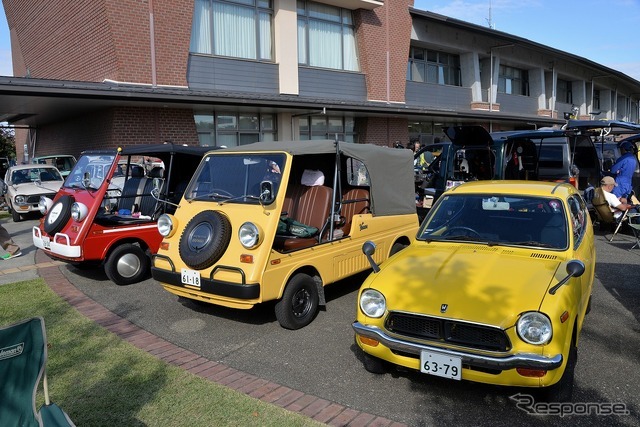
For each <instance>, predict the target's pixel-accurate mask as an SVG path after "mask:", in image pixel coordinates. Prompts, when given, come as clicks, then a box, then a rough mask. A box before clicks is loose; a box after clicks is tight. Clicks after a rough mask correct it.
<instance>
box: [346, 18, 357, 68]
mask: <svg viewBox="0 0 640 427" xmlns="http://www.w3.org/2000/svg"><path fill="white" fill-rule="evenodd" d="M342 43H343V46H344V69H345V70H347V71H358V70H359V69H360V67H359V66H358V52H357V51H356V35H355V34H354V32H353V29H352V28H348V27H345V28H344V38H343V39H342Z"/></svg>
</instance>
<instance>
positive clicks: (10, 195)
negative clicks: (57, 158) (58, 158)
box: [2, 164, 64, 222]
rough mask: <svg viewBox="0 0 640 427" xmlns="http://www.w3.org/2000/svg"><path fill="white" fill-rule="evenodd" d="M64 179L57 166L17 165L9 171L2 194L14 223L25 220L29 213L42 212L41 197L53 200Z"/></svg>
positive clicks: (5, 177)
mask: <svg viewBox="0 0 640 427" xmlns="http://www.w3.org/2000/svg"><path fill="white" fill-rule="evenodd" d="M63 182H64V178H62V175H60V172H59V171H58V169H57V168H56V167H55V166H51V165H35V164H30V165H17V166H12V167H10V168H9V169H8V170H7V173H6V174H5V176H4V184H3V186H2V193H3V194H4V198H5V201H6V203H7V207H8V208H9V212H11V217H12V218H13V221H14V222H19V221H22V220H23V219H24V217H23V215H25V214H28V213H29V212H40V210H39V208H38V202H39V201H40V197H41V196H45V197H49V198H50V199H53V197H54V196H55V195H56V193H57V192H58V190H59V189H60V187H61V186H62V183H63Z"/></svg>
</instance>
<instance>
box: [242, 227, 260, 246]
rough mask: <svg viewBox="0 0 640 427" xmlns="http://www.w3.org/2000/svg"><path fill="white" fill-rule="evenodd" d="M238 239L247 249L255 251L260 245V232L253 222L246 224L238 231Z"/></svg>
mask: <svg viewBox="0 0 640 427" xmlns="http://www.w3.org/2000/svg"><path fill="white" fill-rule="evenodd" d="M238 239H240V243H241V244H242V246H244V247H245V248H247V249H253V248H255V247H256V246H258V245H259V244H260V230H259V229H258V226H257V225H255V224H254V223H252V222H245V223H244V224H242V225H241V226H240V229H239V230H238Z"/></svg>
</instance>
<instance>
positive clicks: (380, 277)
mask: <svg viewBox="0 0 640 427" xmlns="http://www.w3.org/2000/svg"><path fill="white" fill-rule="evenodd" d="M363 251H364V253H365V254H366V255H367V256H368V257H369V259H370V263H371V265H372V267H373V269H374V272H373V273H372V274H371V275H370V276H369V277H368V278H367V279H366V280H365V281H364V283H363V284H362V286H361V288H360V291H359V293H358V298H357V301H358V302H357V314H356V321H355V322H354V323H353V329H354V330H355V333H356V343H357V345H358V347H359V348H360V349H362V350H363V352H364V355H363V357H364V366H365V368H366V369H367V370H368V371H371V372H376V373H382V372H385V370H386V369H387V368H388V367H392V366H400V367H405V368H409V369H414V370H416V371H420V372H422V373H424V374H426V375H435V376H440V377H445V378H449V379H452V380H468V381H474V382H480V383H487V384H497V385H505V386H520V387H532V388H544V389H543V390H544V391H545V392H546V394H548V397H550V398H553V399H556V398H558V399H566V398H567V397H568V396H569V395H570V393H571V390H572V384H573V376H574V369H575V364H576V358H577V349H578V344H579V342H580V332H581V331H582V327H583V322H584V319H585V315H586V314H587V313H588V311H589V308H590V305H591V292H592V286H593V279H594V267H595V259H596V254H595V246H594V237H593V227H592V224H591V220H590V217H589V214H588V212H587V208H586V204H585V202H584V199H583V198H582V197H581V196H580V193H579V192H578V190H577V189H576V188H575V187H574V186H572V185H570V184H566V183H548V182H534V181H526V182H525V181H502V182H473V183H466V184H464V185H461V186H458V187H456V188H454V189H451V190H449V191H447V192H446V193H444V194H443V195H442V196H441V197H440V199H439V200H438V201H437V202H436V204H435V205H434V206H433V208H432V209H431V210H430V212H429V215H428V216H427V218H426V219H425V221H424V222H423V223H422V225H421V227H420V230H419V232H418V235H417V238H416V239H415V240H414V241H413V242H412V243H411V245H410V246H409V247H408V248H406V249H404V250H403V251H402V252H400V253H399V254H397V255H395V256H393V257H391V258H390V259H389V260H388V261H387V262H383V263H382V264H381V265H378V264H379V263H378V262H376V261H374V259H373V257H375V256H376V253H377V248H375V245H374V244H372V243H370V242H369V243H366V244H365V245H364V246H363Z"/></svg>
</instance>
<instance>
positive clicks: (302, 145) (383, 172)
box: [214, 140, 416, 216]
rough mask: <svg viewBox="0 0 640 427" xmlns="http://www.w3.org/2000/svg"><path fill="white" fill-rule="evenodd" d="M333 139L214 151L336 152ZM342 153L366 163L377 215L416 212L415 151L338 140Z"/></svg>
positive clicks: (272, 142) (279, 142) (372, 205)
mask: <svg viewBox="0 0 640 427" xmlns="http://www.w3.org/2000/svg"><path fill="white" fill-rule="evenodd" d="M335 144H336V142H335V141H332V140H301V141H264V142H256V143H253V144H247V145H241V146H238V147H232V148H224V149H221V150H219V151H216V153H214V154H218V153H220V154H222V153H245V152H247V153H259V152H271V153H273V152H278V151H281V152H286V153H289V154H291V155H292V156H301V155H313V154H331V153H335V152H336V145H335ZM338 144H339V149H340V153H341V154H342V155H345V156H348V157H353V158H355V159H357V160H360V161H361V162H362V163H364V164H365V166H366V167H367V170H368V172H369V178H370V180H371V187H370V197H371V210H372V211H373V213H374V214H375V215H378V216H384V215H404V214H410V213H416V205H415V193H414V191H415V189H414V177H413V151H411V150H406V149H404V150H400V149H397V148H389V147H380V146H377V145H373V144H355V143H349V142H344V141H341V142H338Z"/></svg>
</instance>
